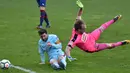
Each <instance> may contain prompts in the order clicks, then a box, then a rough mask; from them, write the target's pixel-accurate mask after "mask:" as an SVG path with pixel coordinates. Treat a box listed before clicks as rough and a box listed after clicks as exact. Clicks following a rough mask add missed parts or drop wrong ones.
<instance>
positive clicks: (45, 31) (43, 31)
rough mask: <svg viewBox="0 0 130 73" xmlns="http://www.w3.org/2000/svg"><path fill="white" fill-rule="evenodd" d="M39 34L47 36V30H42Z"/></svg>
mask: <svg viewBox="0 0 130 73" xmlns="http://www.w3.org/2000/svg"><path fill="white" fill-rule="evenodd" d="M38 33H39V35H42V34H44V33H46V34H47V30H46V29H40V30H39V31H38Z"/></svg>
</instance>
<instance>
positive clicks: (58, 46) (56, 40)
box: [52, 35, 62, 49]
mask: <svg viewBox="0 0 130 73" xmlns="http://www.w3.org/2000/svg"><path fill="white" fill-rule="evenodd" d="M53 41H54V43H52V46H53V47H55V48H57V49H59V48H60V49H61V48H62V44H61V42H60V40H59V38H58V37H57V36H56V35H55V37H54V38H53Z"/></svg>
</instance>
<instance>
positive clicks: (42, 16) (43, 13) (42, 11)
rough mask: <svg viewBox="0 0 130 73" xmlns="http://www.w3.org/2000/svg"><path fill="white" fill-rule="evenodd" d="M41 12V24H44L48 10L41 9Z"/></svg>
mask: <svg viewBox="0 0 130 73" xmlns="http://www.w3.org/2000/svg"><path fill="white" fill-rule="evenodd" d="M40 13H41V14H40V15H41V16H40V26H42V23H43V21H44V17H45V14H46V12H45V11H44V10H40Z"/></svg>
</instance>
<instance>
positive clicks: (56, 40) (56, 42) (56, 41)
mask: <svg viewBox="0 0 130 73" xmlns="http://www.w3.org/2000/svg"><path fill="white" fill-rule="evenodd" d="M54 43H55V44H60V43H61V42H60V40H59V38H58V37H57V36H56V35H55V38H54Z"/></svg>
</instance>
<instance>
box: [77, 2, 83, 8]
mask: <svg viewBox="0 0 130 73" xmlns="http://www.w3.org/2000/svg"><path fill="white" fill-rule="evenodd" d="M76 4H77V5H78V6H79V7H80V8H83V7H84V5H83V4H82V2H81V1H80V0H77V1H76Z"/></svg>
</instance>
